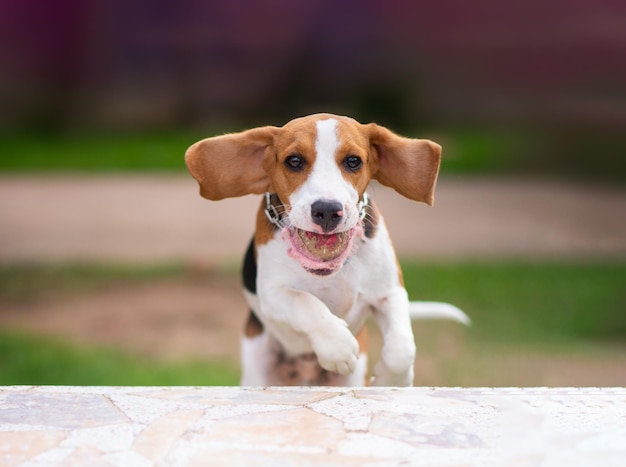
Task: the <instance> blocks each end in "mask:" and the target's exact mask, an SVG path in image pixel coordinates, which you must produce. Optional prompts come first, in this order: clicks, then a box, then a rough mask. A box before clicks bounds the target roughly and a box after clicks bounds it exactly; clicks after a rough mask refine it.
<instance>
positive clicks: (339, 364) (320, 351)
mask: <svg viewBox="0 0 626 467" xmlns="http://www.w3.org/2000/svg"><path fill="white" fill-rule="evenodd" d="M342 331H343V332H341V333H339V334H340V335H339V336H336V337H335V338H328V339H324V340H323V341H318V342H317V343H316V344H317V345H315V353H316V355H317V358H318V360H319V363H320V365H321V367H322V368H324V369H325V370H328V371H331V372H333V373H339V374H340V375H349V374H351V373H352V372H354V369H355V368H356V364H357V360H358V355H359V343H358V342H357V340H356V339H355V338H354V336H353V335H352V333H351V332H350V331H348V329H346V328H342Z"/></svg>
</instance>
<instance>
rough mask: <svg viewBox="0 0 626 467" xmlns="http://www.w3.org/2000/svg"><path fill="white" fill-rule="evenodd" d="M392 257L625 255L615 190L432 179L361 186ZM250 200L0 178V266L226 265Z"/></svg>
mask: <svg viewBox="0 0 626 467" xmlns="http://www.w3.org/2000/svg"><path fill="white" fill-rule="evenodd" d="M369 192H370V194H371V195H372V197H373V198H374V199H375V200H376V202H377V203H378V204H379V206H381V208H382V212H383V215H384V216H385V219H386V221H387V224H388V225H389V228H390V230H391V235H392V238H393V240H394V243H395V245H396V248H397V250H398V251H399V253H400V255H402V256H404V257H408V256H411V257H417V258H427V259H440V258H447V259H456V258H477V257H500V256H505V257H557V258H560V257H571V256H575V257H607V258H615V257H623V258H626V189H625V188H620V187H617V186H612V187H606V186H601V185H585V184H582V183H573V182H560V181H553V180H552V181H551V180H542V179H538V180H533V179H521V178H484V177H479V178H469V177H450V176H442V177H441V178H440V181H439V184H438V187H437V200H436V203H435V206H434V207H433V208H429V207H428V206H426V205H422V204H418V203H414V202H411V201H408V200H406V199H404V198H402V197H401V196H399V195H397V194H396V193H395V192H393V191H391V190H389V189H387V188H384V187H381V186H379V185H373V186H371V187H370V190H369ZM258 203H259V197H254V196H246V197H243V198H237V199H230V200H224V201H220V202H210V201H207V200H204V199H202V198H200V196H199V195H198V189H197V185H196V183H195V181H194V180H193V179H191V177H189V176H187V175H185V174H177V175H86V176H85V175H83V176H78V175H41V176H32V175H29V176H21V175H17V176H9V175H3V176H0V261H2V262H18V261H90V260H95V261H113V262H135V261H141V262H163V261H180V260H182V261H190V262H200V263H208V264H221V263H225V262H232V261H235V262H238V261H239V260H240V258H241V256H242V253H243V251H244V249H245V247H246V245H247V242H248V241H249V239H250V236H251V234H252V231H253V226H254V219H255V213H256V209H257V206H258Z"/></svg>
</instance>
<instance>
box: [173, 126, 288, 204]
mask: <svg viewBox="0 0 626 467" xmlns="http://www.w3.org/2000/svg"><path fill="white" fill-rule="evenodd" d="M277 130H278V128H277V127H273V126H265V127H260V128H254V129H252V130H247V131H243V132H241V133H234V134H228V135H223V136H216V137H213V138H207V139H203V140H202V141H198V142H197V143H195V144H194V145H192V146H191V147H190V148H189V149H187V152H186V153H185V163H186V164H187V168H188V169H189V172H191V175H192V176H193V178H195V179H196V180H197V181H198V183H199V184H200V194H201V195H202V196H203V197H205V198H208V199H210V200H215V201H216V200H220V199H224V198H233V197H236V196H243V195H249V194H260V193H263V192H265V191H267V189H268V186H269V177H268V175H267V173H266V172H265V170H263V157H264V154H265V151H266V149H268V148H270V147H271V146H273V144H274V135H275V133H276V131H277Z"/></svg>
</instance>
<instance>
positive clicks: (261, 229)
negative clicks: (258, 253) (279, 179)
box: [254, 198, 277, 248]
mask: <svg viewBox="0 0 626 467" xmlns="http://www.w3.org/2000/svg"><path fill="white" fill-rule="evenodd" d="M276 233H277V230H276V227H275V226H274V225H272V224H271V223H270V221H269V220H267V216H266V215H265V198H263V199H262V200H261V204H260V205H259V210H258V211H257V214H256V229H255V231H254V245H255V246H256V247H257V248H258V247H259V246H261V245H265V244H266V243H267V242H269V241H270V240H271V239H272V238H274V236H275V235H276Z"/></svg>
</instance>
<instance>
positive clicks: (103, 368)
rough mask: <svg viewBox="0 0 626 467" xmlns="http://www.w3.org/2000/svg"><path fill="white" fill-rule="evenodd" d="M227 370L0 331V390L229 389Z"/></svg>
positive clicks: (231, 372)
mask: <svg viewBox="0 0 626 467" xmlns="http://www.w3.org/2000/svg"><path fill="white" fill-rule="evenodd" d="M238 381H239V377H238V370H237V369H236V368H234V367H233V366H232V365H229V364H226V363H219V362H209V361H189V362H183V363H176V364H174V363H171V364H166V363H162V362H157V361H154V360H149V359H145V358H139V357H136V356H131V355H128V354H126V353H123V352H119V351H116V350H112V349H107V348H93V347H90V348H84V347H79V346H75V345H69V344H66V343H63V342H61V341H60V340H58V339H52V338H49V337H47V338H42V337H33V336H27V335H24V334H19V333H11V332H7V331H3V332H0V385H20V384H52V385H74V386H83V385H85V386H110V385H112V386H230V385H235V384H238Z"/></svg>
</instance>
